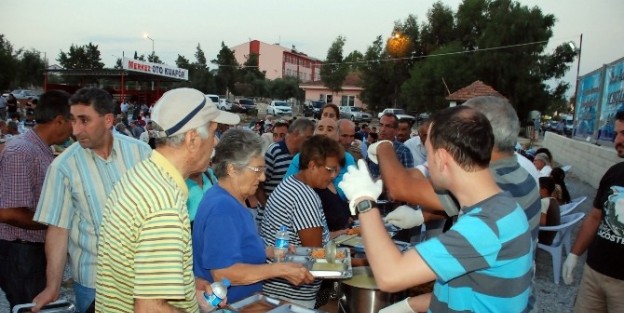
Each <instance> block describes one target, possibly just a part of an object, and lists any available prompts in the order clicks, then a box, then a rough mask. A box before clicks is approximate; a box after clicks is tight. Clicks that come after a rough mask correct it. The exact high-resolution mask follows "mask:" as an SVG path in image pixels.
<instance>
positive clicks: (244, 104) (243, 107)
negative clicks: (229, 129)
mask: <svg viewBox="0 0 624 313" xmlns="http://www.w3.org/2000/svg"><path fill="white" fill-rule="evenodd" d="M234 103H235V104H236V105H237V106H238V108H239V109H240V111H241V112H245V113H247V112H249V111H250V110H255V109H256V103H255V102H254V101H253V100H251V99H238V100H236V101H234Z"/></svg>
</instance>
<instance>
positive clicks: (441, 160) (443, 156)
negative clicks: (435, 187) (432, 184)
mask: <svg viewBox="0 0 624 313" xmlns="http://www.w3.org/2000/svg"><path fill="white" fill-rule="evenodd" d="M434 154H435V157H436V158H437V163H438V170H439V171H440V172H441V173H445V172H448V170H449V169H450V167H451V166H452V162H455V160H453V157H452V156H451V154H450V153H449V152H448V151H447V150H446V149H444V148H440V149H437V150H436V152H435V153H434Z"/></svg>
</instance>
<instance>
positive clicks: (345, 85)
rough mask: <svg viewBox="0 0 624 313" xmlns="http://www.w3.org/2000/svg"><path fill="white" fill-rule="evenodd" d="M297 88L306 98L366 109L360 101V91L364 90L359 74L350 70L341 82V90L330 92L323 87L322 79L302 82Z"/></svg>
mask: <svg viewBox="0 0 624 313" xmlns="http://www.w3.org/2000/svg"><path fill="white" fill-rule="evenodd" d="M299 88H301V89H303V91H305V98H306V99H308V100H322V101H324V102H326V103H333V104H336V105H349V106H356V107H361V108H363V109H366V104H365V103H363V102H362V99H361V98H360V93H361V92H362V91H363V90H364V88H363V87H362V80H361V78H360V74H359V73H357V72H351V73H349V74H348V75H347V77H346V78H345V80H344V81H343V82H342V90H341V91H339V92H335V93H334V92H332V91H331V90H329V88H327V87H325V85H324V84H323V81H321V80H317V81H313V82H308V83H302V84H300V85H299Z"/></svg>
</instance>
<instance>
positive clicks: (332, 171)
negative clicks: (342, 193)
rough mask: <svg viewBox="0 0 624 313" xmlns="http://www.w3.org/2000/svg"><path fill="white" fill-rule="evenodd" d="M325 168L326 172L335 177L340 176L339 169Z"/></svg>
mask: <svg viewBox="0 0 624 313" xmlns="http://www.w3.org/2000/svg"><path fill="white" fill-rule="evenodd" d="M323 167H324V168H325V170H327V172H328V173H330V174H332V175H335V174H338V171H339V170H340V168H339V167H329V166H323Z"/></svg>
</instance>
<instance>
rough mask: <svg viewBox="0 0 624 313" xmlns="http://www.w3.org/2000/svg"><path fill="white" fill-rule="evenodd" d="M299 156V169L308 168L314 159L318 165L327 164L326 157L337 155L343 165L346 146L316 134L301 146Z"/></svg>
mask: <svg viewBox="0 0 624 313" xmlns="http://www.w3.org/2000/svg"><path fill="white" fill-rule="evenodd" d="M300 153H301V154H300V158H299V161H300V162H299V169H301V170H305V169H307V168H308V163H310V161H313V162H314V163H316V164H317V165H323V164H325V159H327V158H329V157H335V158H337V159H338V162H339V163H340V165H341V166H343V165H344V148H342V145H341V144H339V143H338V141H336V140H333V139H331V138H329V137H327V136H324V135H314V136H312V137H311V138H310V139H308V140H306V141H305V142H304V143H303V146H301V151H300Z"/></svg>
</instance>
